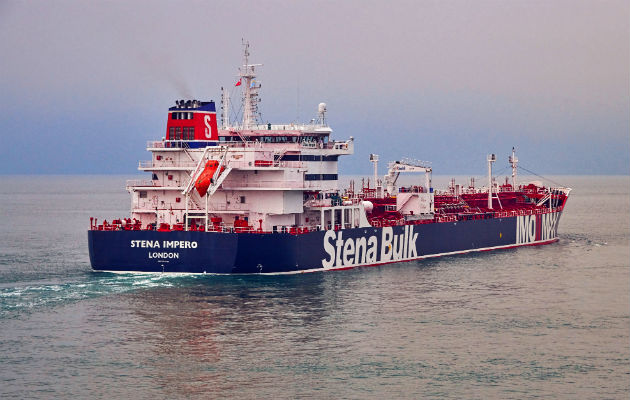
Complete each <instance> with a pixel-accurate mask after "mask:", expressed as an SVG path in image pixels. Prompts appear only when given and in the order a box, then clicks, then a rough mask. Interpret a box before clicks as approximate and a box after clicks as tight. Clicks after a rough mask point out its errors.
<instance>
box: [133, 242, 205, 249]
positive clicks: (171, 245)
mask: <svg viewBox="0 0 630 400" xmlns="http://www.w3.org/2000/svg"><path fill="white" fill-rule="evenodd" d="M131 247H137V248H143V249H196V248H197V242H195V241H190V240H163V241H162V243H161V244H160V241H159V240H132V241H131Z"/></svg>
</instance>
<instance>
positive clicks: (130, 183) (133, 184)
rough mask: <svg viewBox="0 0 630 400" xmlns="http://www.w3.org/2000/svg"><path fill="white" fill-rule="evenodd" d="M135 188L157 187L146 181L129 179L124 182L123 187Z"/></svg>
mask: <svg viewBox="0 0 630 400" xmlns="http://www.w3.org/2000/svg"><path fill="white" fill-rule="evenodd" d="M137 186H158V185H156V184H155V182H154V181H151V180H147V179H129V180H127V182H125V187H128V188H129V187H137Z"/></svg>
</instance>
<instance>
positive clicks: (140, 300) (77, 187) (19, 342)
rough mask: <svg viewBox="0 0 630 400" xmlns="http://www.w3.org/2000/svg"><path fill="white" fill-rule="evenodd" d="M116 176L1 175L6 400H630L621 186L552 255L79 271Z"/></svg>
mask: <svg viewBox="0 0 630 400" xmlns="http://www.w3.org/2000/svg"><path fill="white" fill-rule="evenodd" d="M124 179H125V178H124V177H112V176H37V177H27V176H0V366H1V369H0V398H3V399H4V398H20V399H21V398H41V399H49V398H107V399H110V398H128V399H162V398H169V399H170V398H203V399H206V398H362V399H363V398H375V399H382V398H453V399H460V398H467V399H487V398H505V399H509V398H514V399H530V398H566V399H575V398H598V399H608V398H610V399H627V398H628V396H629V393H630V346H629V343H630V318H629V314H630V312H629V311H630V310H629V304H630V299H629V292H630V291H629V288H630V274H629V272H630V261H629V260H630V246H629V242H630V234H629V226H630V225H629V222H630V212H629V209H630V194H629V188H630V184H629V183H630V179H629V177H627V176H622V177H610V176H605V177H601V176H598V177H594V176H564V177H554V180H556V181H560V182H561V183H563V184H564V185H567V186H570V187H572V188H573V189H574V190H573V192H572V193H571V196H570V198H569V202H568V205H567V206H566V208H565V210H564V213H563V216H562V219H561V221H560V229H559V234H560V241H559V242H558V243H555V244H552V245H547V246H537V247H525V248H520V249H511V250H503V251H496V252H487V253H478V254H469V255H463V256H453V257H443V258H439V259H431V260H423V261H419V262H409V263H401V264H390V265H384V266H380V267H369V268H357V269H354V270H348V271H337V272H327V273H312V274H304V275H289V276H170V275H160V274H153V275H151V274H147V275H142V274H123V275H116V274H108V273H95V272H92V271H91V270H90V265H89V257H88V250H87V234H86V232H87V229H88V227H89V217H90V216H96V217H99V219H100V220H102V219H103V218H107V219H109V220H111V219H112V217H118V216H126V215H128V213H129V204H130V200H129V195H128V194H127V193H126V192H125V191H124V189H122V185H123V184H124Z"/></svg>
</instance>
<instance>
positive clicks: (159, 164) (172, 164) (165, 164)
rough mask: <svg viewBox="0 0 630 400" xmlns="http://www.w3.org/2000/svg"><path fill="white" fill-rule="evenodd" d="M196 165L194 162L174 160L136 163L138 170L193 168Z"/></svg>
mask: <svg viewBox="0 0 630 400" xmlns="http://www.w3.org/2000/svg"><path fill="white" fill-rule="evenodd" d="M196 166H197V163H196V162H194V161H175V160H160V161H157V160H156V161H153V160H143V161H139V162H138V168H142V169H147V168H195V167H196Z"/></svg>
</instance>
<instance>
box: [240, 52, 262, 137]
mask: <svg viewBox="0 0 630 400" xmlns="http://www.w3.org/2000/svg"><path fill="white" fill-rule="evenodd" d="M243 46H244V51H243V66H242V67H241V68H239V77H240V80H239V82H241V84H242V85H243V86H244V88H243V129H252V126H253V125H254V122H255V120H256V114H257V113H258V102H259V101H260V100H259V99H258V89H260V86H261V85H260V83H257V82H256V80H255V78H256V72H255V71H254V68H255V67H258V66H261V65H262V64H250V63H249V42H244V43H243Z"/></svg>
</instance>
